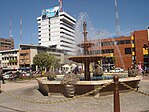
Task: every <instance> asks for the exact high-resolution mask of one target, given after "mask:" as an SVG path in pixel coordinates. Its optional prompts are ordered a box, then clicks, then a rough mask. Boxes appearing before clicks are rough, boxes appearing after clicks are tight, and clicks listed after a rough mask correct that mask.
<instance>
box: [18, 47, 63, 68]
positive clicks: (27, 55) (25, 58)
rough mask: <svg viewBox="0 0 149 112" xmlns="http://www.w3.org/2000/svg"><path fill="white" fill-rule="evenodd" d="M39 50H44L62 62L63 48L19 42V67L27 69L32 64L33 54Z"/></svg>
mask: <svg viewBox="0 0 149 112" xmlns="http://www.w3.org/2000/svg"><path fill="white" fill-rule="evenodd" d="M40 52H46V53H48V54H51V55H54V56H55V57H56V58H57V59H59V63H60V64H62V63H64V53H63V50H58V49H55V48H49V47H45V46H38V45H30V44H21V45H20V50H19V67H20V68H21V69H29V68H30V67H31V65H32V64H33V58H34V56H35V55H36V54H38V53H40Z"/></svg>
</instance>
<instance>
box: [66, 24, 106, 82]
mask: <svg viewBox="0 0 149 112" xmlns="http://www.w3.org/2000/svg"><path fill="white" fill-rule="evenodd" d="M86 26H87V25H86V22H84V23H83V35H84V41H83V42H82V43H79V44H78V45H77V46H78V47H80V48H82V49H83V55H80V56H71V57H69V60H72V61H74V62H77V63H83V64H84V78H85V81H90V80H91V76H90V70H89V65H90V63H91V62H96V63H97V62H98V61H99V60H101V59H102V58H103V57H105V56H106V55H103V54H102V55H101V54H96V55H92V54H89V48H91V47H92V46H94V43H93V42H90V41H88V40H87V30H86Z"/></svg>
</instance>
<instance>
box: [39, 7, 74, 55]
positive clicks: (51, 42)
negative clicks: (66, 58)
mask: <svg viewBox="0 0 149 112" xmlns="http://www.w3.org/2000/svg"><path fill="white" fill-rule="evenodd" d="M37 21H38V39H39V40H38V43H39V45H41V46H47V47H51V46H53V47H55V48H58V49H62V50H64V52H65V53H67V54H70V55H72V54H74V51H75V25H76V19H75V18H73V17H72V16H70V15H69V14H67V13H66V12H60V11H59V6H57V7H54V8H50V9H45V10H43V11H42V15H41V16H40V17H38V18H37Z"/></svg>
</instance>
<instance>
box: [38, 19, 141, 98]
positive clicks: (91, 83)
mask: <svg viewBox="0 0 149 112" xmlns="http://www.w3.org/2000/svg"><path fill="white" fill-rule="evenodd" d="M80 23H81V22H80ZM77 28H78V29H77V32H78V34H81V33H82V32H80V31H79V29H80V26H78V27H77ZM90 32H91V31H90ZM103 32H104V31H103ZM92 33H95V32H92ZM101 33H102V32H101ZM81 35H82V34H81ZM76 36H78V37H82V36H80V35H76ZM83 36H84V38H83V39H84V40H83V41H82V42H79V44H78V45H77V46H78V47H79V48H82V49H83V54H79V55H78V56H71V57H69V60H71V61H74V62H77V63H83V64H84V79H85V81H77V82H76V84H75V85H74V89H75V92H74V95H82V94H85V93H87V92H90V91H92V90H94V89H96V88H98V87H99V86H102V85H104V84H107V83H109V82H112V81H113V79H104V80H103V79H102V80H91V73H90V67H89V65H90V63H92V62H98V61H99V60H102V59H103V58H104V57H107V56H108V54H101V52H100V53H98V54H96V53H95V54H94V53H92V54H90V52H89V50H90V48H93V47H94V46H96V45H95V44H94V43H93V41H89V40H88V39H87V31H86V22H84V23H83ZM90 37H91V36H90ZM81 39H82V38H81ZM81 39H79V41H81ZM98 39H99V37H98ZM101 39H103V38H101ZM92 40H93V39H92ZM100 45H101V44H100ZM100 47H101V46H100ZM114 75H115V73H114ZM141 79H142V77H141V76H136V77H125V78H120V79H119V81H121V82H124V83H126V84H127V85H129V86H131V87H133V88H136V87H137V85H138V83H139V81H140V80H141ZM37 81H38V84H39V90H40V91H41V92H42V93H43V94H44V95H52V94H57V93H59V94H63V95H64V94H65V92H66V88H65V87H64V85H63V84H61V81H60V80H57V79H56V80H51V81H50V80H47V77H41V78H37ZM126 89H128V88H126V87H124V86H123V85H120V90H126ZM112 92H113V83H112V84H111V85H109V86H108V87H106V88H103V89H102V90H101V91H97V92H96V93H94V94H92V95H94V96H95V97H96V96H99V94H100V95H102V93H103V95H104V93H110V94H111V93H112Z"/></svg>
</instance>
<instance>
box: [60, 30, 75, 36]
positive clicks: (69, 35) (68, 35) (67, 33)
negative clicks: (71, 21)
mask: <svg viewBox="0 0 149 112" xmlns="http://www.w3.org/2000/svg"><path fill="white" fill-rule="evenodd" d="M60 33H63V34H65V35H68V36H70V37H74V36H73V35H70V34H68V33H66V32H63V31H61V32H60Z"/></svg>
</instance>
